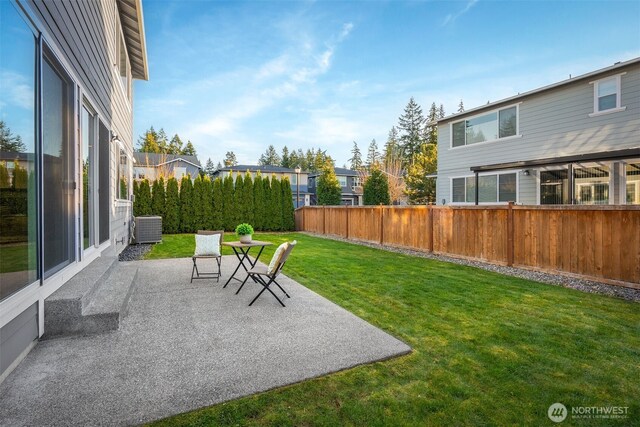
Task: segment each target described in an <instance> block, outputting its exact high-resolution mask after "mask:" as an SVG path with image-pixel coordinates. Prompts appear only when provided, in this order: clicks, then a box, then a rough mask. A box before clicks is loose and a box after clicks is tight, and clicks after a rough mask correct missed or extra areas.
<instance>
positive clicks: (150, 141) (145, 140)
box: [138, 126, 160, 153]
mask: <svg viewBox="0 0 640 427" xmlns="http://www.w3.org/2000/svg"><path fill="white" fill-rule="evenodd" d="M138 151H139V152H141V153H159V152H160V147H159V146H158V133H157V132H156V131H155V130H154V129H153V126H151V127H150V128H149V129H148V130H147V131H146V132H145V133H144V134H143V135H141V136H140V138H139V139H138Z"/></svg>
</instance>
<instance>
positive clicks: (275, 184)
mask: <svg viewBox="0 0 640 427" xmlns="http://www.w3.org/2000/svg"><path fill="white" fill-rule="evenodd" d="M269 207H270V209H269V212H268V215H269V221H271V230H273V231H281V230H282V187H281V185H280V180H279V179H276V178H275V177H273V178H272V179H271V199H270V203H269Z"/></svg>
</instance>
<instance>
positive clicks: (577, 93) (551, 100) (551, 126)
mask: <svg viewBox="0 0 640 427" xmlns="http://www.w3.org/2000/svg"><path fill="white" fill-rule="evenodd" d="M623 72H626V74H624V75H623V76H622V77H621V106H623V107H626V110H625V111H621V112H615V113H610V114H603V115H599V116H595V117H589V114H590V113H593V85H592V84H589V82H590V81H594V80H599V79H602V78H606V77H608V76H612V75H617V74H620V73H623ZM517 102H520V103H519V131H520V135H521V137H516V138H510V139H506V140H503V141H495V142H488V143H480V144H473V145H469V146H465V147H459V148H454V149H452V148H451V147H450V144H451V141H450V138H451V134H450V129H451V128H450V122H444V123H441V124H440V125H439V126H438V184H437V201H438V203H439V204H440V203H442V199H446V201H447V203H448V202H449V201H450V191H451V190H450V178H451V177H454V176H464V175H470V174H471V171H470V168H471V167H472V166H481V165H488V164H495V163H504V162H512V161H523V160H534V159H541V158H548V157H558V156H566V155H574V154H583V153H593V152H599V151H608V150H619V149H625V148H634V147H639V146H640V67H639V66H638V65H637V64H631V65H629V66H627V67H624V68H620V69H617V70H613V71H610V72H608V73H603V74H602V75H599V76H597V77H593V78H591V79H583V80H579V81H576V82H575V83H569V84H567V85H564V86H561V87H558V88H555V89H553V90H549V91H546V92H541V93H537V94H532V95H530V96H527V97H523V98H520V99H518V100H516V101H513V102H511V103H507V104H505V105H504V106H506V105H512V104H515V103H517ZM487 111H491V110H487ZM475 114H478V113H474V114H473V115H475ZM460 118H464V116H462V117H456V118H455V120H459V119H460ZM534 175H535V174H532V175H531V176H530V177H525V176H523V175H522V174H520V176H519V178H520V202H522V203H525V204H529V203H536V183H535V176H534Z"/></svg>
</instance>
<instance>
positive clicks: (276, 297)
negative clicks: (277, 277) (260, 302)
mask: <svg viewBox="0 0 640 427" xmlns="http://www.w3.org/2000/svg"><path fill="white" fill-rule="evenodd" d="M256 279H258V280H259V282H260V284H261V285H262V286H263V288H262V290H261V291H260V293H258V295H256V297H255V298H254V299H253V300H252V301H251V302H250V303H249V307H251V306H252V305H253V303H254V302H256V300H257V299H258V298H260V295H262V293H263V292H264V291H269V293H270V294H271V295H273V297H274V298H275V299H277V300H278V302H279V303H280V305H281V306H283V307H286V306H285V305H284V303H283V302H282V301H281V300H280V298H278V296H277V295H276V294H274V293H273V291H272V290H271V289H269V286H270V285H271V283H273V282H274V279H273V278H272V279H271V280H269V283H265V281H264V279H263V278H262V277H260V276H258V275H256Z"/></svg>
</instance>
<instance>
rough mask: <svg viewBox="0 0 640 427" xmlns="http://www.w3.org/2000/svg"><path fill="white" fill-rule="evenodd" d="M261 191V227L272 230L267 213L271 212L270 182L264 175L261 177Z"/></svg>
mask: <svg viewBox="0 0 640 427" xmlns="http://www.w3.org/2000/svg"><path fill="white" fill-rule="evenodd" d="M262 193H263V203H264V205H263V206H264V210H263V214H262V221H263V222H262V229H263V230H264V231H273V228H271V227H272V226H273V224H272V221H271V219H270V218H269V215H270V214H271V182H270V181H269V177H268V176H265V177H264V178H262Z"/></svg>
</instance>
